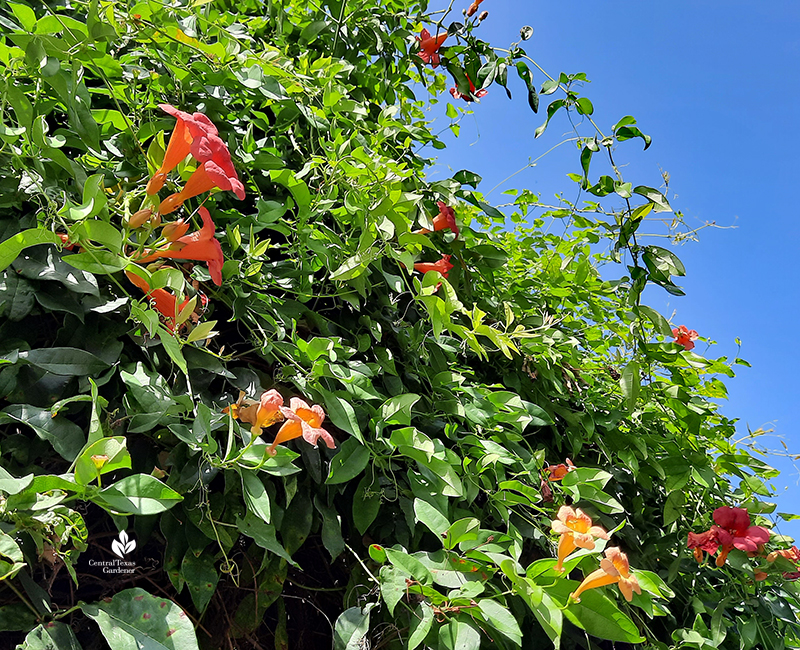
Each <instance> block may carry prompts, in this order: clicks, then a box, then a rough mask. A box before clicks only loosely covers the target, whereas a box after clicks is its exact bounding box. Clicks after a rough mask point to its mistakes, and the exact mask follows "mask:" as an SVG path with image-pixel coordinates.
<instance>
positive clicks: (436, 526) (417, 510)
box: [414, 499, 450, 540]
mask: <svg viewBox="0 0 800 650" xmlns="http://www.w3.org/2000/svg"><path fill="white" fill-rule="evenodd" d="M414 515H415V516H416V518H417V521H421V522H422V523H423V524H425V525H426V526H427V527H428V528H429V529H430V531H431V532H432V533H433V534H434V535H436V537H438V538H439V539H440V540H441V539H443V538H444V535H446V534H447V529H448V528H449V527H450V522H449V521H447V518H446V517H445V516H444V515H443V514H442V513H441V512H439V511H438V510H437V509H436V508H434V507H433V506H432V505H431V504H430V503H428V502H427V501H423V500H422V499H414Z"/></svg>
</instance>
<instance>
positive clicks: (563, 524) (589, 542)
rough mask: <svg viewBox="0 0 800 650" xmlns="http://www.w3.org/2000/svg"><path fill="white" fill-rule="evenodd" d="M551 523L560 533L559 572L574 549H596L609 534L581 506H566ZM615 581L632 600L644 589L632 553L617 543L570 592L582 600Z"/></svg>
mask: <svg viewBox="0 0 800 650" xmlns="http://www.w3.org/2000/svg"><path fill="white" fill-rule="evenodd" d="M570 466H572V463H570ZM563 467H566V466H563ZM567 471H568V470H567ZM562 478H563V477H562ZM551 526H552V530H553V532H554V533H557V534H559V535H560V538H559V541H558V561H557V562H556V566H555V570H556V571H559V572H560V571H563V570H564V566H563V565H564V560H565V559H566V558H567V556H568V555H569V554H570V553H572V552H573V551H574V550H576V549H577V548H585V549H587V550H590V551H593V550H594V548H595V540H597V539H604V540H607V539H608V538H609V536H608V533H607V532H606V531H605V530H604V529H603V528H602V527H600V526H594V525H593V524H592V519H591V517H589V515H587V514H586V513H585V512H583V511H582V510H581V509H580V508H577V509H574V510H573V509H572V508H571V507H570V506H562V507H561V508H560V509H559V511H558V515H557V518H556V519H554V520H553V521H552V522H551ZM613 584H616V585H618V586H619V590H620V591H621V592H622V595H623V596H625V600H627V601H628V602H630V601H631V600H632V599H633V592H634V591H635V592H636V593H637V594H641V593H642V590H641V587H639V581H638V580H637V578H636V576H635V575H632V574H631V572H630V564H629V563H628V556H627V555H625V553H623V552H622V551H621V550H620V549H619V548H618V547H616V546H612V547H611V548H607V549H606V550H605V558H603V559H602V560H600V568H599V569H597V570H596V571H593V572H592V573H590V574H589V575H587V576H586V577H585V578H584V579H583V582H581V584H580V585H579V586H578V588H577V589H576V590H575V591H574V592H572V593H571V594H570V599H572V600H574V601H575V602H580V596H581V594H582V593H583V592H584V591H587V590H588V589H595V588H597V587H604V586H606V585H613Z"/></svg>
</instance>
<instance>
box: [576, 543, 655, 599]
mask: <svg viewBox="0 0 800 650" xmlns="http://www.w3.org/2000/svg"><path fill="white" fill-rule="evenodd" d="M613 584H618V585H619V590H620V591H621V592H622V595H623V596H625V600H627V601H628V602H631V600H633V592H634V591H635V592H636V593H637V594H641V593H642V588H641V587H640V586H639V581H638V580H637V579H636V576H635V575H632V574H631V572H630V565H629V564H628V556H627V555H625V553H623V552H622V551H620V550H619V548H617V547H616V546H612V547H611V548H607V549H606V556H605V558H603V559H602V560H600V568H599V569H597V571H593V572H592V573H590V574H589V575H588V576H586V577H585V578H584V579H583V582H581V584H580V585H579V586H578V588H577V589H576V590H575V591H574V592H572V593H571V594H570V596H569V597H570V599H572V600H574V601H575V602H580V600H581V599H580V595H581V594H582V593H583V592H584V591H586V590H588V589H596V588H597V587H604V586H606V585H613Z"/></svg>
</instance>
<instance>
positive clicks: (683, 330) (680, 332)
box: [672, 325, 699, 350]
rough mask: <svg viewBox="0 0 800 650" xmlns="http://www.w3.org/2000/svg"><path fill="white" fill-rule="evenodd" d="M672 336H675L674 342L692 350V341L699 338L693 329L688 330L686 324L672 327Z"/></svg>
mask: <svg viewBox="0 0 800 650" xmlns="http://www.w3.org/2000/svg"><path fill="white" fill-rule="evenodd" d="M672 336H674V337H675V343H677V344H678V345H682V346H683V348H684V349H685V350H693V349H694V342H695V341H696V340H697V339H698V338H699V335H698V333H697V332H696V331H695V330H690V329H688V328H687V327H686V325H679V326H678V327H675V328H673V329H672Z"/></svg>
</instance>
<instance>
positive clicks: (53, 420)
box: [0, 404, 84, 462]
mask: <svg viewBox="0 0 800 650" xmlns="http://www.w3.org/2000/svg"><path fill="white" fill-rule="evenodd" d="M8 421H13V422H18V423H20V424H24V425H27V426H29V427H30V428H31V429H33V430H34V431H35V432H36V435H37V436H39V437H40V438H41V439H42V440H46V441H48V442H49V443H50V444H51V445H53V449H55V450H56V451H57V452H58V454H59V455H60V456H61V457H62V458H64V459H66V460H68V461H70V462H71V461H73V460H74V459H75V457H76V456H77V455H78V453H79V452H80V450H81V449H82V448H83V444H84V435H83V430H82V429H81V428H80V427H79V426H78V425H77V424H75V423H74V422H72V421H71V420H68V419H67V418H65V417H63V416H61V415H58V416H56V417H53V415H52V413H50V409H46V408H45V409H42V408H39V407H37V406H30V405H29V404H12V405H11V406H7V407H6V408H5V410H4V411H3V412H2V413H0V423H6V422H8Z"/></svg>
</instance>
